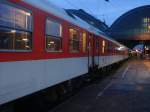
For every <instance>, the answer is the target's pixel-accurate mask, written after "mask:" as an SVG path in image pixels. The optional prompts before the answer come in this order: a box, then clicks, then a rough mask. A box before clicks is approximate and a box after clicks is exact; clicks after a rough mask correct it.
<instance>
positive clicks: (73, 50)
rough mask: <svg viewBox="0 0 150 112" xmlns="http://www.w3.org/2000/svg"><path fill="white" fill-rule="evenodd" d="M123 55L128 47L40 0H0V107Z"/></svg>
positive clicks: (100, 66)
mask: <svg viewBox="0 0 150 112" xmlns="http://www.w3.org/2000/svg"><path fill="white" fill-rule="evenodd" d="M127 58H128V48H126V47H125V46H123V45H121V44H120V43H118V42H116V41H114V40H113V39H110V38H109V37H108V36H106V35H105V34H104V33H103V32H101V31H100V30H98V29H97V28H95V27H93V26H91V25H89V24H88V23H86V22H85V21H83V20H81V19H80V18H78V17H77V16H71V15H70V14H68V13H67V12H65V10H63V9H61V8H58V7H56V6H54V5H53V4H51V3H50V2H48V1H46V0H45V1H44V0H1V1H0V105H2V104H5V103H8V102H10V101H13V100H16V99H19V98H22V97H24V96H27V95H30V94H33V93H35V92H38V91H41V90H43V89H46V88H49V87H52V86H54V85H58V84H60V83H62V82H64V81H68V80H72V79H74V78H76V77H80V76H82V75H84V74H87V73H88V72H89V71H90V70H92V69H95V68H97V69H99V68H102V67H105V66H109V65H112V64H114V63H117V62H120V61H122V60H125V59H127Z"/></svg>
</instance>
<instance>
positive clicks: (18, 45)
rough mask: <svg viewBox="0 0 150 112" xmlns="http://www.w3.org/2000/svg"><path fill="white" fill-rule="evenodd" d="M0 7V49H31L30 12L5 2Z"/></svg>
mask: <svg viewBox="0 0 150 112" xmlns="http://www.w3.org/2000/svg"><path fill="white" fill-rule="evenodd" d="M0 7H1V10H0V50H1V51H7V50H9V51H14V50H31V49H32V15H31V13H30V12H27V11H25V10H23V9H19V8H16V7H13V6H11V5H8V4H5V3H1V4H0Z"/></svg>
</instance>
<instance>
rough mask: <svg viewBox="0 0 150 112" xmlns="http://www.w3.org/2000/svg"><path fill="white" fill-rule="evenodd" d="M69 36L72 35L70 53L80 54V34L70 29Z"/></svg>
mask: <svg viewBox="0 0 150 112" xmlns="http://www.w3.org/2000/svg"><path fill="white" fill-rule="evenodd" d="M69 34H70V41H69V48H70V52H79V51H80V38H79V32H78V31H77V30H75V29H72V28H70V29H69Z"/></svg>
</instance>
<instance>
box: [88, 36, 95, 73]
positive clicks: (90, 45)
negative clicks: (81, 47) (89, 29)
mask: <svg viewBox="0 0 150 112" xmlns="http://www.w3.org/2000/svg"><path fill="white" fill-rule="evenodd" d="M94 65H95V62H94V38H93V35H92V34H89V39H88V67H89V70H90V69H93V68H94Z"/></svg>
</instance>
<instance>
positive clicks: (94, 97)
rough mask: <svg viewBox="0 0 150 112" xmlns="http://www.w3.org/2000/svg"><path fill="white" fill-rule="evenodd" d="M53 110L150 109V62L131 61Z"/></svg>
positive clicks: (145, 111)
mask: <svg viewBox="0 0 150 112" xmlns="http://www.w3.org/2000/svg"><path fill="white" fill-rule="evenodd" d="M49 112H150V62H149V61H143V60H142V61H141V60H140V61H130V62H128V63H126V64H124V65H123V66H122V67H121V68H120V69H119V70H118V71H117V72H116V73H115V74H114V75H113V76H110V77H109V78H106V79H104V80H103V81H101V82H99V83H96V84H95V83H94V84H92V85H90V86H88V87H86V88H85V89H83V90H81V91H80V92H79V93H78V94H77V95H75V96H73V97H72V98H70V99H68V100H67V101H66V102H64V103H62V104H60V105H58V106H57V107H56V108H54V109H52V110H50V111H49Z"/></svg>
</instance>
